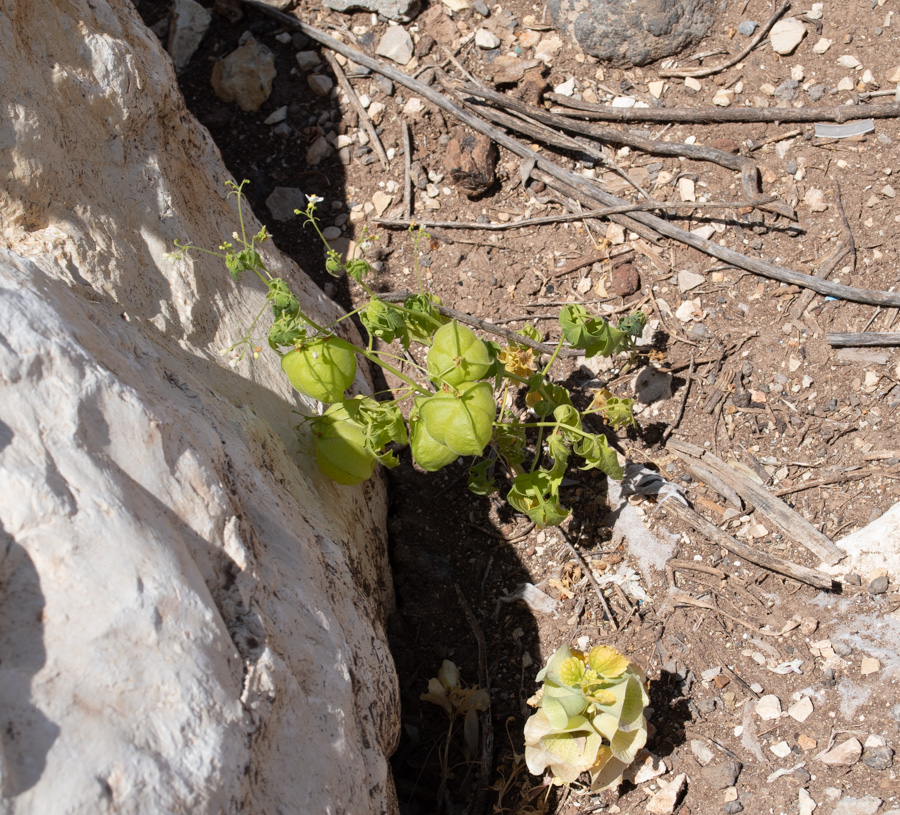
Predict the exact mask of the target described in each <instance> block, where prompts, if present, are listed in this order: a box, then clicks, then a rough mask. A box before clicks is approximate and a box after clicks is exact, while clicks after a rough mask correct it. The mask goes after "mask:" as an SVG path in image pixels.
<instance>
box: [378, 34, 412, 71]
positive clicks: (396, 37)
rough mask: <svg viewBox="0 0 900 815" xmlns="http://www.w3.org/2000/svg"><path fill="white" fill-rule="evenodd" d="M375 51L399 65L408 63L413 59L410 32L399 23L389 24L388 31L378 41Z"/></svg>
mask: <svg viewBox="0 0 900 815" xmlns="http://www.w3.org/2000/svg"><path fill="white" fill-rule="evenodd" d="M375 53H376V54H377V55H378V56H379V57H385V58H386V59H389V60H392V61H393V62H396V63H397V64H398V65H406V63H407V62H409V61H410V60H411V59H412V55H413V41H412V37H411V36H410V35H409V32H408V31H407V30H406V29H405V28H403V27H402V26H399V25H392V26H388V29H387V31H385V32H384V34H383V35H382V37H381V40H380V41H379V42H378V48H376V49H375Z"/></svg>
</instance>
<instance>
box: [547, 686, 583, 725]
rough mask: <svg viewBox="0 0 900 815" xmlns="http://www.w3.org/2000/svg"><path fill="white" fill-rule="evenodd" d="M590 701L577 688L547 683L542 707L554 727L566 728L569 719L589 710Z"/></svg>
mask: <svg viewBox="0 0 900 815" xmlns="http://www.w3.org/2000/svg"><path fill="white" fill-rule="evenodd" d="M587 706H588V702H587V699H585V698H584V694H583V693H582V692H581V691H580V690H578V689H577V688H568V687H565V686H564V685H559V686H558V685H545V686H544V695H543V697H542V698H541V708H542V709H543V710H544V712H545V713H546V714H547V718H548V719H549V720H550V722H551V724H552V725H553V727H554V729H556V730H566V729H567V728H568V727H569V720H570V719H571V718H572V717H573V716H578V715H580V714H582V713H584V711H585V710H587Z"/></svg>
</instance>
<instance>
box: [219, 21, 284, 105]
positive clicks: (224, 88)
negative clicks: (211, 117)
mask: <svg viewBox="0 0 900 815" xmlns="http://www.w3.org/2000/svg"><path fill="white" fill-rule="evenodd" d="M275 74H276V71H275V57H274V56H273V55H272V52H271V51H270V50H269V49H268V48H266V47H265V46H264V45H261V44H260V43H258V42H257V41H256V40H255V39H253V38H252V37H250V38H249V39H247V41H246V42H245V43H244V44H243V45H241V46H240V48H238V49H236V50H235V51H232V52H231V53H230V54H229V55H228V56H227V57H225V59H223V60H220V61H219V62H217V63H216V64H215V65H213V69H212V76H211V77H210V82H211V84H212V87H213V90H214V91H215V92H216V96H218V97H219V99H221V100H222V101H223V102H234V103H235V104H236V105H237V106H238V107H239V108H240V109H241V110H245V111H248V112H252V111H254V110H259V108H260V106H261V105H262V103H263V102H265V101H266V99H268V98H269V94H270V93H272V82H273V81H274V79H275Z"/></svg>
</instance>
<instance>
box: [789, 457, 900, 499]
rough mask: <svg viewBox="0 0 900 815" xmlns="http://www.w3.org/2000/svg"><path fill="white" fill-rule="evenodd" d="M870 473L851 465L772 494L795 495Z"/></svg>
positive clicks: (854, 479)
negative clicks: (840, 470) (838, 471)
mask: <svg viewBox="0 0 900 815" xmlns="http://www.w3.org/2000/svg"><path fill="white" fill-rule="evenodd" d="M888 458H890V456H888ZM870 475H872V471H871V470H869V469H866V470H860V469H858V468H857V467H851V468H848V469H847V470H844V472H841V473H834V474H833V475H826V476H825V477H824V478H816V479H810V480H809V481H801V482H800V483H799V484H794V485H793V486H791V487H783V488H782V489H780V490H773V491H772V494H773V495H777V496H778V497H779V498H780V497H781V496H782V495H793V494H794V493H795V492H803V491H804V490H811V489H813V488H815V487H825V486H827V485H829V484H845V483H847V482H848V481H859V480H860V479H861V478H868V476H870Z"/></svg>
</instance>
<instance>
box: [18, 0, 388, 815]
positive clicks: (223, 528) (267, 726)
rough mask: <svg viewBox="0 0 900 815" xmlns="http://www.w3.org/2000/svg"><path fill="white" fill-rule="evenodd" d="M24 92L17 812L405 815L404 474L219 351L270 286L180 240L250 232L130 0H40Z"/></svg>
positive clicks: (25, 41)
mask: <svg viewBox="0 0 900 815" xmlns="http://www.w3.org/2000/svg"><path fill="white" fill-rule="evenodd" d="M0 86H2V87H3V96H2V98H0V110H2V116H0V141H2V143H3V145H4V150H3V151H2V152H0V172H2V175H3V178H4V179H5V183H4V185H3V187H2V188H0V235H2V238H3V244H4V246H5V247H6V248H4V249H3V250H2V252H0V338H2V339H0V650H2V652H3V658H2V661H0V812H3V813H4V814H5V813H9V814H10V815H24V814H25V813H29V815H30V813H50V812H63V811H65V812H69V813H75V814H76V815H81V813H96V812H107V811H109V812H116V813H117V814H118V815H133V814H134V815H137V813H141V815H147V814H148V813H149V814H150V815H156V813H160V815H161V813H170V812H190V813H195V814H196V815H207V814H208V815H214V814H215V815H218V813H224V814H227V815H230V813H244V812H278V811H281V812H297V811H303V812H328V811H332V812H337V811H347V812H350V811H352V812H354V813H364V815H368V813H373V814H374V813H381V812H388V813H395V812H396V800H395V796H394V792H393V787H392V782H391V779H390V771H389V768H388V763H387V759H386V756H387V755H389V754H390V753H391V752H392V750H393V748H394V746H395V744H396V740H397V735H398V728H399V704H398V690H397V684H396V677H395V673H394V668H393V664H392V660H391V657H390V653H389V651H388V648H387V644H386V636H385V632H384V620H385V617H386V613H387V611H388V609H389V607H390V605H391V602H392V589H391V583H390V574H389V571H388V567H387V562H386V560H387V559H386V552H385V541H384V534H383V529H384V519H385V498H384V491H383V487H382V485H381V484H380V482H378V481H375V482H372V483H369V484H366V485H362V486H360V487H358V488H344V487H339V486H337V485H335V484H333V483H331V482H329V481H327V480H325V479H324V478H322V477H321V476H320V475H319V473H318V471H317V469H316V466H315V462H314V459H313V458H312V457H311V456H310V451H311V446H310V439H309V437H308V435H301V436H300V437H299V439H298V437H297V434H296V432H295V430H294V425H296V417H295V416H292V415H291V410H292V408H293V409H297V410H301V411H304V412H309V411H310V410H311V409H312V407H313V406H312V405H311V404H308V403H305V402H304V401H303V400H302V399H300V398H299V397H298V396H297V395H296V394H295V393H294V392H292V391H291V390H290V387H289V386H288V384H287V382H286V381H285V380H284V377H283V376H282V374H281V372H280V369H279V365H278V360H277V359H276V358H275V357H274V356H273V355H268V354H263V355H262V356H261V357H260V359H258V360H256V361H255V362H253V363H252V364H250V363H248V362H245V363H242V364H241V365H239V366H238V367H236V368H234V369H232V368H231V367H229V366H228V364H227V360H226V359H223V358H222V357H220V356H219V355H218V354H217V352H216V350H217V349H218V348H221V347H223V346H227V345H229V344H230V343H231V342H232V341H233V340H234V339H235V338H236V337H237V336H239V333H240V332H241V331H242V330H243V328H245V327H246V326H247V325H248V324H249V323H250V321H251V320H252V319H253V316H254V315H255V313H256V312H257V311H258V310H259V309H260V308H261V306H262V304H263V295H264V292H263V291H262V290H261V289H260V288H259V287H258V286H255V285H254V284H253V283H252V281H251V282H250V283H249V285H247V286H246V287H244V288H243V290H241V291H239V290H238V289H237V287H236V286H235V284H234V282H233V281H232V280H231V279H230V278H229V277H228V275H227V273H225V272H224V269H223V268H222V267H221V265H220V262H219V261H218V260H217V259H215V258H210V257H208V256H205V255H201V254H197V255H196V256H195V257H193V258H188V259H185V260H182V261H180V262H171V261H170V260H169V258H168V253H169V252H170V251H171V250H172V246H173V241H174V240H175V239H179V240H181V241H188V240H190V241H193V242H195V243H197V244H198V245H201V246H207V247H215V246H217V245H218V244H219V243H220V242H221V241H222V240H223V239H225V238H228V237H229V236H230V235H231V234H232V232H233V231H234V230H235V229H237V228H238V221H237V214H236V211H235V208H234V199H233V198H228V197H227V196H226V190H225V189H224V181H225V180H226V179H227V178H229V175H228V173H227V171H226V170H225V168H224V167H223V165H222V163H221V158H220V155H219V153H218V150H217V149H216V147H215V145H214V144H213V143H212V141H211V139H210V138H209V135H208V133H207V132H206V130H205V129H203V128H202V127H200V126H199V125H197V124H196V122H195V121H194V120H193V118H192V116H191V115H190V114H189V113H188V111H187V110H186V108H185V106H184V101H183V99H182V97H181V94H180V92H179V91H178V89H177V84H176V81H175V74H174V70H173V67H172V63H171V61H170V60H169V59H168V57H167V56H166V55H165V54H164V52H163V51H162V49H161V47H160V46H159V43H158V42H157V41H156V39H155V37H154V36H153V35H152V34H150V32H149V31H148V30H147V29H146V28H145V27H144V25H143V24H142V23H141V21H140V20H139V18H138V17H137V15H136V13H135V12H134V9H133V8H132V6H131V4H129V3H122V2H108V0H65V2H63V0H34V2H29V3H22V4H18V6H17V11H16V14H15V15H14V16H12V17H11V18H9V19H7V20H6V23H5V25H3V26H0ZM87 100H89V103H88V101H87ZM247 227H248V230H251V231H253V230H256V229H257V228H258V222H257V221H256V220H255V219H254V218H253V217H252V216H249V215H248V216H247ZM263 251H264V256H265V259H266V262H267V265H268V267H269V269H270V270H271V272H272V273H273V274H275V275H279V276H287V277H288V278H289V279H290V280H291V282H292V284H293V285H294V288H295V291H296V292H297V295H298V297H300V299H301V303H302V305H303V308H304V310H307V311H308V313H311V314H314V315H318V316H319V317H320V318H321V320H322V321H323V322H326V321H331V320H333V319H335V317H336V316H337V315H338V313H339V312H338V310H337V308H336V307H335V306H334V305H333V304H332V303H331V302H330V301H328V300H327V299H326V298H324V296H323V295H322V294H321V293H320V292H318V290H317V289H316V288H315V287H314V286H313V285H312V283H311V282H310V281H309V280H308V278H306V277H305V275H303V274H302V272H300V271H299V270H298V269H297V268H296V267H295V266H294V265H293V264H292V263H291V262H290V261H289V260H287V259H286V258H285V257H284V256H283V255H281V254H280V253H279V252H278V251H277V249H276V248H275V247H273V246H272V245H271V244H266V245H265V246H264V249H263ZM354 387H355V388H357V389H365V388H366V387H367V383H366V382H364V381H363V379H362V377H361V376H360V378H359V379H358V381H357V383H356V384H355V386H354Z"/></svg>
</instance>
